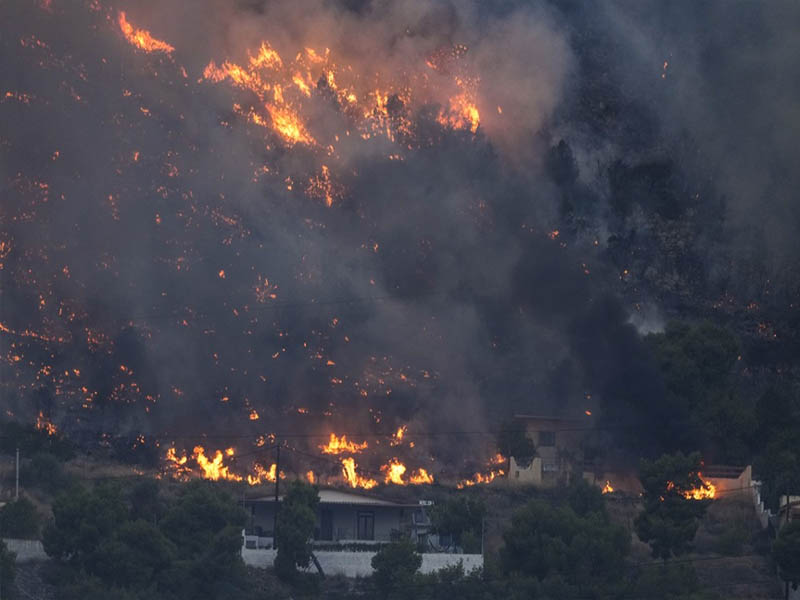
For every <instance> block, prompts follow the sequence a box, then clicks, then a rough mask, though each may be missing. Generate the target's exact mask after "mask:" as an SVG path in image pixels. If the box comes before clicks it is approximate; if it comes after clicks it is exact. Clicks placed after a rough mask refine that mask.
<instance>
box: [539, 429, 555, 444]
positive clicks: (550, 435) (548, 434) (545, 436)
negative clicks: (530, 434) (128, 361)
mask: <svg viewBox="0 0 800 600" xmlns="http://www.w3.org/2000/svg"><path fill="white" fill-rule="evenodd" d="M539 445H540V446H555V445H556V432H555V431H540V432H539Z"/></svg>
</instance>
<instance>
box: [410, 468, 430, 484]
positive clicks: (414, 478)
mask: <svg viewBox="0 0 800 600" xmlns="http://www.w3.org/2000/svg"><path fill="white" fill-rule="evenodd" d="M409 482H410V483H411V484H412V485H424V484H431V483H433V475H431V474H430V473H428V472H427V471H426V470H425V469H419V470H418V471H417V472H416V473H412V474H411V477H410V478H409Z"/></svg>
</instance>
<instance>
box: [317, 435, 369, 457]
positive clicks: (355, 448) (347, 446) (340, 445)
mask: <svg viewBox="0 0 800 600" xmlns="http://www.w3.org/2000/svg"><path fill="white" fill-rule="evenodd" d="M367 446H368V444H367V442H362V443H360V444H359V443H356V442H351V441H349V440H348V439H347V436H346V435H343V436H342V437H338V436H337V435H336V434H335V433H332V434H331V437H330V439H329V440H328V443H327V444H325V445H324V446H320V450H322V453H323V454H344V453H345V452H349V453H350V454H358V453H359V452H363V451H364V450H366V449H367Z"/></svg>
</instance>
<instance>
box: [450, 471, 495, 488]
mask: <svg viewBox="0 0 800 600" xmlns="http://www.w3.org/2000/svg"><path fill="white" fill-rule="evenodd" d="M505 474H506V473H505V471H503V469H498V470H497V471H489V472H488V473H487V474H486V475H484V474H483V473H475V475H473V477H472V479H462V480H461V481H459V482H458V484H456V487H457V488H458V489H459V490H463V489H464V488H465V487H472V486H473V485H479V484H485V483H491V482H492V481H494V480H495V479H496V478H497V477H502V476H503V475H505Z"/></svg>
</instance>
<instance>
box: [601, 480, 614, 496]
mask: <svg viewBox="0 0 800 600" xmlns="http://www.w3.org/2000/svg"><path fill="white" fill-rule="evenodd" d="M613 491H614V488H613V487H612V486H611V482H610V481H608V480H606V484H605V485H604V486H603V489H602V493H603V494H610V493H611V492H613Z"/></svg>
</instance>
